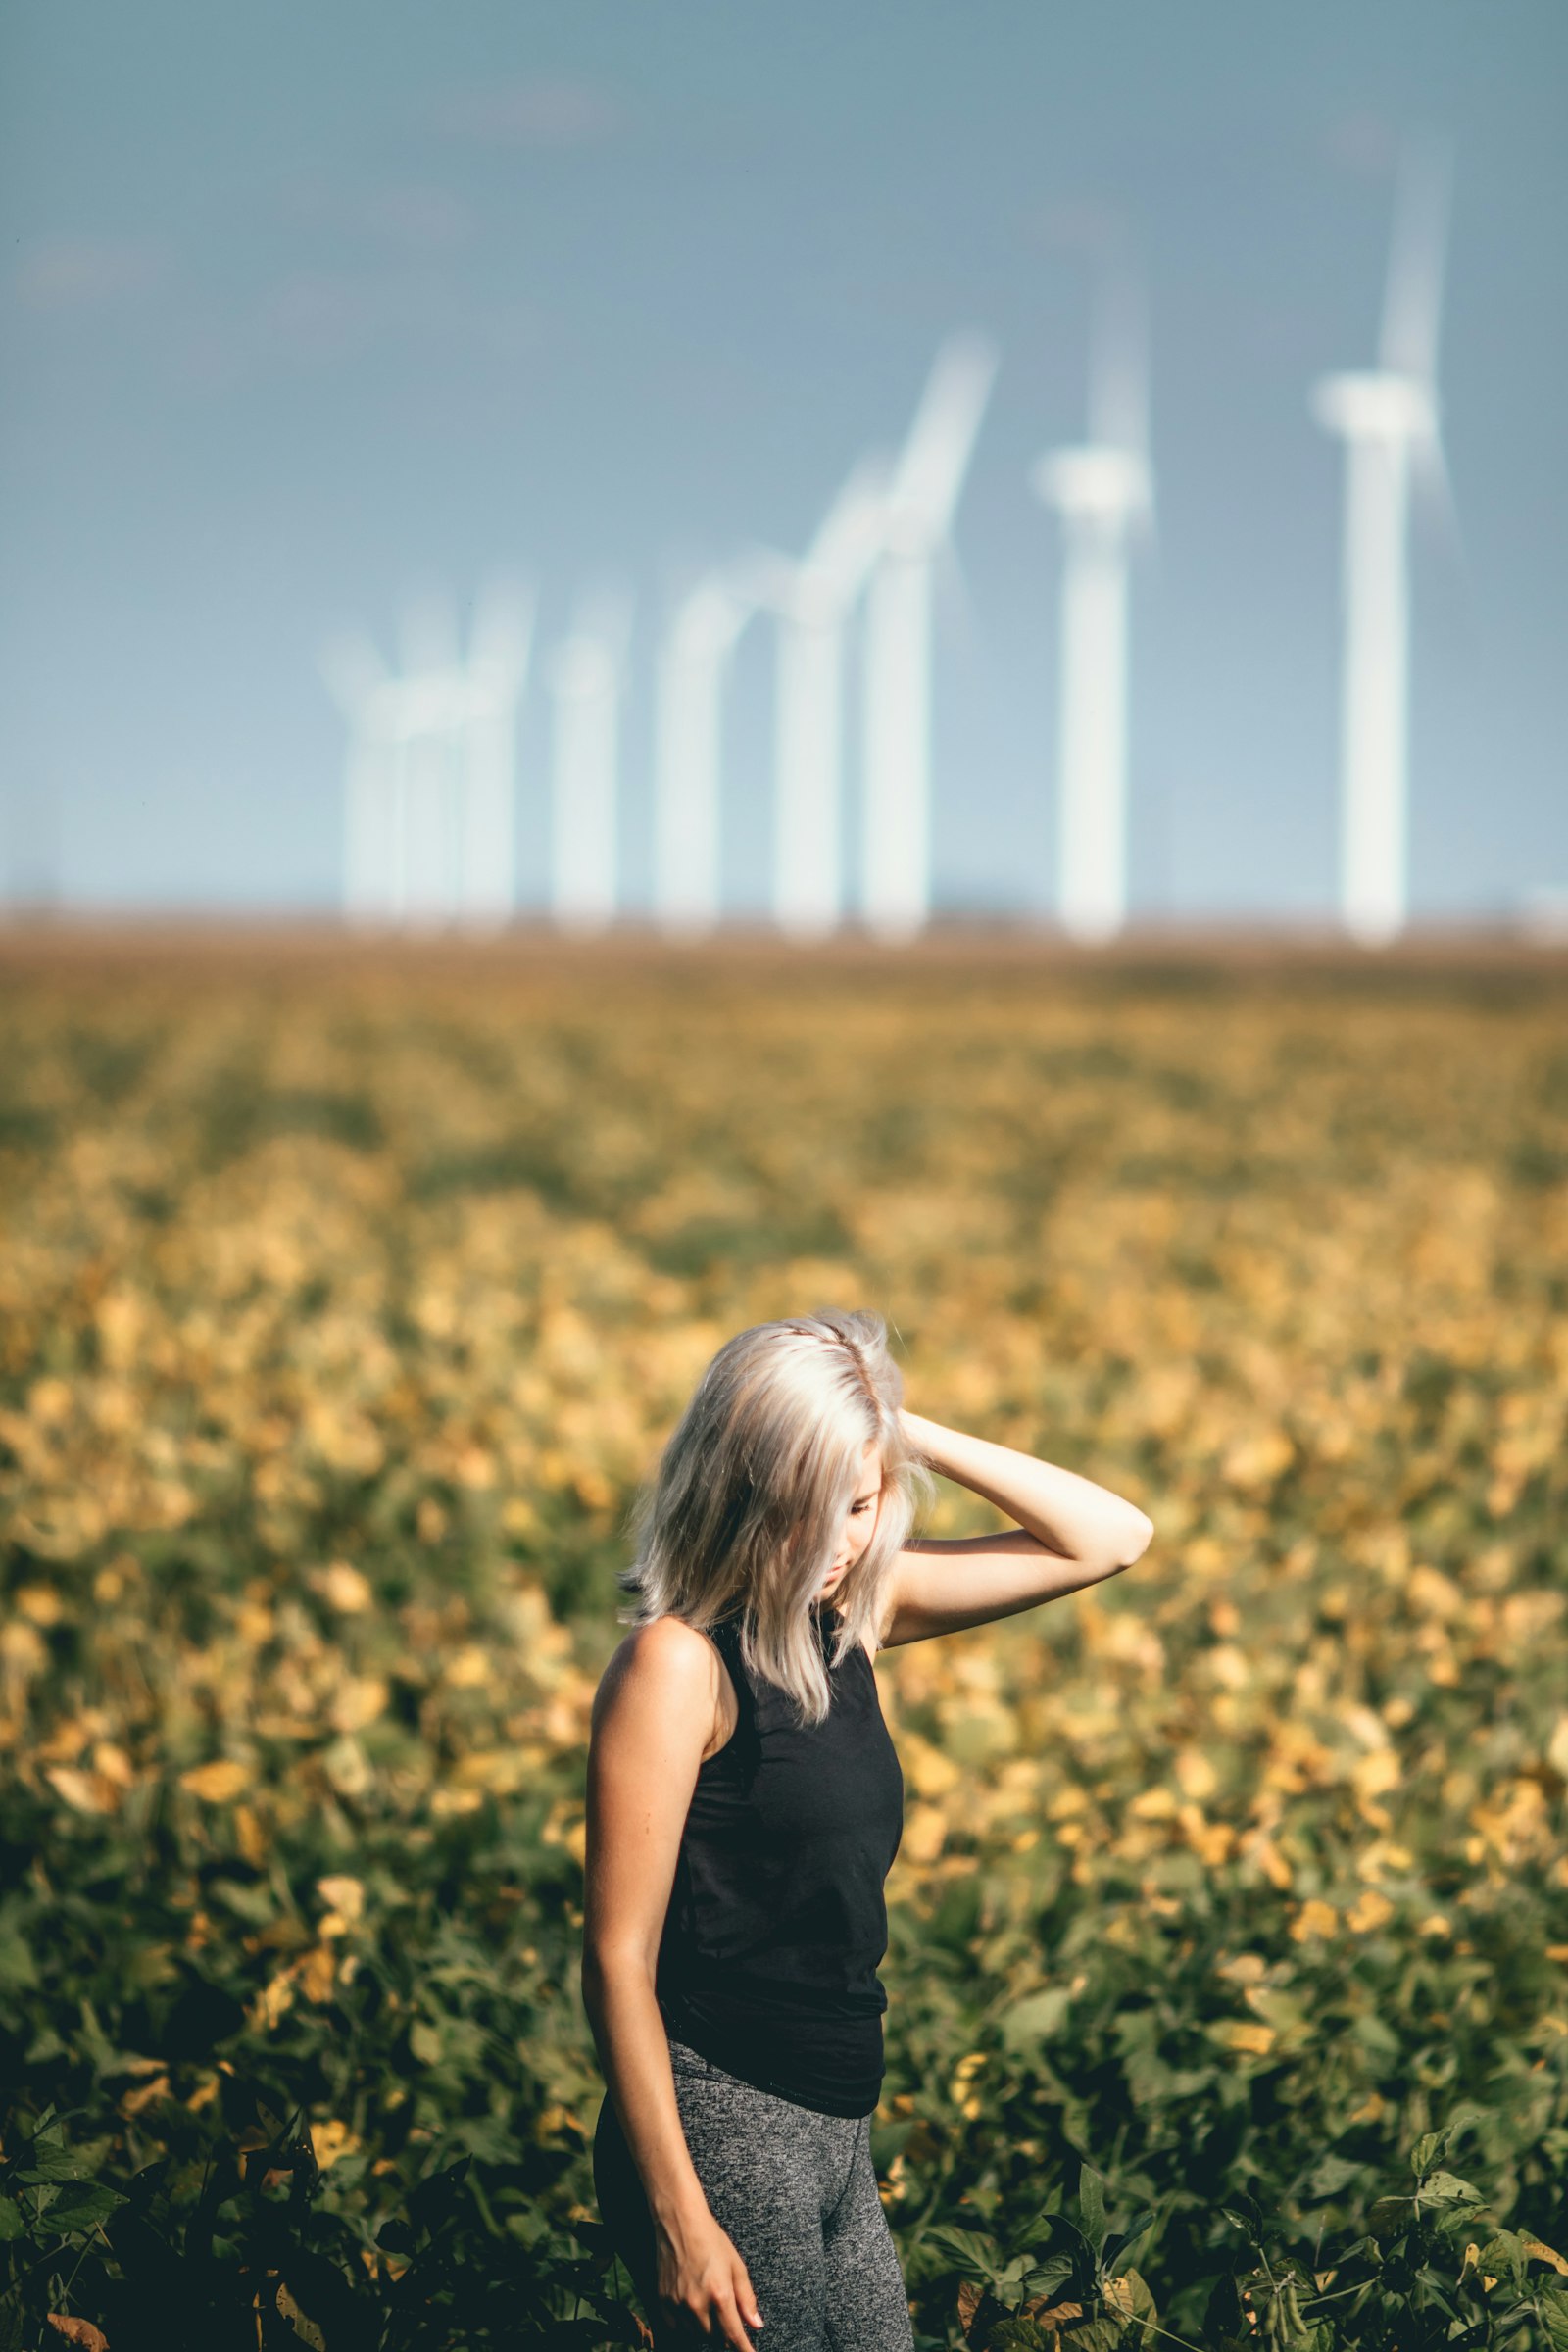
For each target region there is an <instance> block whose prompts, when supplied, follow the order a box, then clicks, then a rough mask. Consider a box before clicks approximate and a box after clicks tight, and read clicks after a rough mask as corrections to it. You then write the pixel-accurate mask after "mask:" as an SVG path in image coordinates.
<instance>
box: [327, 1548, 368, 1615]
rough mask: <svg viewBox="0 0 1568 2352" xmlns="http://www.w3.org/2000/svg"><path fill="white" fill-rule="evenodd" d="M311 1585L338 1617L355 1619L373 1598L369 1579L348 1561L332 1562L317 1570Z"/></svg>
mask: <svg viewBox="0 0 1568 2352" xmlns="http://www.w3.org/2000/svg"><path fill="white" fill-rule="evenodd" d="M311 1583H312V1585H313V1586H314V1587H315V1589H316V1591H317V1592H318V1593H319V1594H320V1595H321V1598H322V1599H323V1600H324V1601H325V1603H326V1605H327V1607H328V1608H329V1609H335V1610H336V1611H337V1613H338V1615H339V1616H340V1617H357V1616H358V1615H359V1614H360V1612H361V1611H362V1610H363V1609H368V1607H369V1605H370V1602H371V1601H372V1600H373V1598H374V1597H375V1595H374V1593H372V1591H371V1589H370V1580H369V1578H368V1576H366V1575H365V1574H364V1573H363V1572H362V1571H361V1570H360V1569H358V1568H356V1567H354V1566H353V1565H352V1564H351V1563H350V1562H349V1561H348V1560H332V1561H330V1562H329V1563H328V1565H327V1566H326V1567H325V1568H318V1569H317V1570H316V1572H315V1574H314V1575H313V1576H312V1578H311Z"/></svg>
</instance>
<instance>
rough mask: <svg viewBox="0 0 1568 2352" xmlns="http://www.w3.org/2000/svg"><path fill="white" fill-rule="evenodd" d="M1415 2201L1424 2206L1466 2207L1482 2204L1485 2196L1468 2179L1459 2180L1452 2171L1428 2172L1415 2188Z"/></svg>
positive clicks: (1484, 2201)
mask: <svg viewBox="0 0 1568 2352" xmlns="http://www.w3.org/2000/svg"><path fill="white" fill-rule="evenodd" d="M1415 2193H1416V2199H1417V2202H1418V2203H1419V2204H1421V2205H1424V2206H1434V2205H1435V2206H1437V2207H1438V2208H1440V2210H1441V2209H1442V2208H1444V2207H1448V2208H1453V2207H1468V2206H1471V2205H1484V2204H1485V2203H1486V2201H1487V2200H1486V2198H1485V2197H1484V2196H1483V2195H1482V2193H1481V2191H1480V2189H1479V2188H1472V2187H1471V2185H1470V2183H1469V2181H1468V2180H1459V2179H1457V2178H1456V2176H1455V2175H1454V2174H1452V2173H1428V2174H1427V2176H1426V2178H1425V2179H1424V2180H1423V2181H1422V2182H1421V2185H1420V2187H1419V2188H1418V2189H1417V2190H1416V2192H1415Z"/></svg>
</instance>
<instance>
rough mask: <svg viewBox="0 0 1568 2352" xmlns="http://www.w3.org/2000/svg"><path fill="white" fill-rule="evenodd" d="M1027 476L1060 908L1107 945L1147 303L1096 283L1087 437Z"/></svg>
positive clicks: (1120, 857)
mask: <svg viewBox="0 0 1568 2352" xmlns="http://www.w3.org/2000/svg"><path fill="white" fill-rule="evenodd" d="M1031 479H1032V481H1033V484H1034V488H1035V491H1036V493H1037V494H1038V496H1039V497H1041V498H1042V499H1044V500H1045V502H1046V504H1047V505H1048V506H1052V507H1054V508H1055V509H1056V511H1057V513H1058V514H1059V515H1060V516H1061V525H1062V536H1063V540H1064V543H1065V561H1064V565H1063V571H1062V582H1061V669H1060V679H1059V689H1058V691H1059V695H1060V706H1059V711H1060V714H1059V720H1058V735H1057V745H1058V749H1057V768H1056V793H1057V809H1056V813H1057V866H1058V881H1057V906H1058V910H1059V913H1060V917H1061V923H1062V927H1063V929H1064V930H1065V931H1066V932H1067V934H1068V935H1069V937H1070V938H1073V939H1076V940H1080V941H1084V942H1086V943H1092V944H1093V943H1099V942H1102V941H1104V940H1107V939H1111V938H1114V936H1115V934H1116V933H1117V932H1118V931H1119V930H1120V929H1121V927H1122V924H1123V922H1124V920H1125V919H1126V912H1127V700H1128V685H1127V566H1128V557H1129V554H1130V551H1131V545H1132V541H1133V539H1134V537H1135V535H1137V534H1140V533H1142V532H1144V531H1146V530H1147V529H1148V528H1149V527H1150V526H1151V524H1152V517H1153V476H1152V471H1151V468H1150V462H1149V362H1148V348H1147V335H1146V331H1145V323H1144V316H1143V304H1142V300H1141V297H1140V295H1139V292H1138V290H1137V289H1136V287H1135V286H1134V284H1133V282H1132V280H1131V278H1130V277H1129V276H1128V274H1127V273H1126V271H1125V270H1107V271H1106V272H1105V274H1104V275H1103V278H1102V281H1101V284H1100V287H1099V291H1098V296H1097V301H1096V306H1095V319H1094V325H1093V331H1092V339H1091V349H1090V369H1089V435H1088V439H1087V440H1086V441H1085V442H1083V443H1082V444H1081V445H1080V446H1079V447H1077V448H1073V449H1057V450H1053V451H1052V452H1051V453H1050V454H1049V456H1047V457H1044V458H1042V459H1041V460H1040V461H1039V463H1038V464H1037V466H1035V468H1034V471H1033V474H1032V476H1031Z"/></svg>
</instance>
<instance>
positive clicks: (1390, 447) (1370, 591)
mask: <svg viewBox="0 0 1568 2352" xmlns="http://www.w3.org/2000/svg"><path fill="white" fill-rule="evenodd" d="M1448 181H1449V162H1448V155H1447V152H1446V149H1440V148H1437V147H1432V146H1418V145H1415V144H1413V143H1412V144H1409V145H1407V146H1406V148H1405V151H1404V154H1403V157H1402V159H1401V163H1400V170H1399V178H1398V187H1397V195H1396V200H1395V214H1394V233H1393V239H1392V242H1391V245H1390V250H1389V267H1388V276H1387V279H1386V281H1385V286H1384V295H1383V321H1382V331H1381V334H1380V336H1379V342H1378V365H1377V368H1375V369H1373V370H1371V371H1369V372H1366V373H1363V374H1348V375H1330V376H1325V377H1323V378H1322V380H1321V381H1320V382H1319V383H1317V384H1316V385H1314V387H1313V391H1312V413H1313V415H1314V417H1316V419H1317V421H1318V423H1319V424H1321V425H1322V426H1323V428H1324V430H1325V431H1327V432H1331V433H1337V434H1338V435H1339V436H1340V438H1341V439H1342V440H1343V441H1344V443H1345V457H1346V468H1345V549H1344V570H1343V575H1342V578H1343V587H1342V594H1343V599H1344V612H1345V640H1344V656H1343V659H1344V671H1343V680H1342V705H1341V733H1340V914H1341V919H1342V921H1343V922H1344V925H1345V928H1346V929H1347V931H1348V932H1349V934H1350V936H1351V938H1352V939H1355V940H1358V941H1359V942H1360V944H1361V945H1362V946H1363V947H1381V946H1385V945H1386V944H1387V943H1388V942H1389V941H1390V940H1392V939H1394V938H1396V937H1397V934H1398V933H1399V932H1400V931H1401V930H1402V929H1403V927H1404V921H1405V911H1406V904H1407V897H1408V805H1409V692H1410V686H1409V669H1410V575H1409V549H1408V524H1409V508H1410V492H1411V485H1412V481H1414V482H1415V484H1416V486H1417V487H1418V489H1426V490H1429V491H1431V492H1432V493H1434V494H1435V495H1436V497H1437V498H1438V499H1439V500H1442V501H1446V475H1445V470H1444V464H1443V449H1442V443H1441V442H1440V440H1439V437H1438V388H1437V380H1436V378H1437V358H1438V330H1439V325H1440V321H1441V318H1442V309H1443V272H1444V249H1445V245H1446V234H1447V211H1448Z"/></svg>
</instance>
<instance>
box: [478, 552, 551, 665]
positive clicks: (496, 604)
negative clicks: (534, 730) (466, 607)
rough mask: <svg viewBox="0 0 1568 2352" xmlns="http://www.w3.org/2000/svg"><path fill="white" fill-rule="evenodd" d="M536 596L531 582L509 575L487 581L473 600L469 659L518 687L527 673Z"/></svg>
mask: <svg viewBox="0 0 1568 2352" xmlns="http://www.w3.org/2000/svg"><path fill="white" fill-rule="evenodd" d="M537 601H538V600H537V597H536V593H535V590H534V587H533V584H532V582H531V581H528V580H521V579H517V578H515V577H514V576H513V575H512V574H510V573H507V574H500V575H497V576H495V577H493V578H491V579H489V580H487V581H486V582H485V584H484V586H483V587H482V588H481V589H480V591H479V594H478V596H477V597H476V598H475V600H474V609H473V627H472V631H471V633H470V636H469V640H468V660H469V662H470V664H471V665H472V666H473V667H474V668H484V669H490V670H493V671H494V672H495V673H496V674H497V675H498V676H500V677H505V678H507V679H509V680H510V681H511V682H512V683H514V684H515V685H518V686H520V685H521V683H522V681H523V679H524V678H525V677H526V676H527V673H528V658H529V654H530V652H531V650H532V646H533V623H534V612H535V607H536V604H537Z"/></svg>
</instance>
